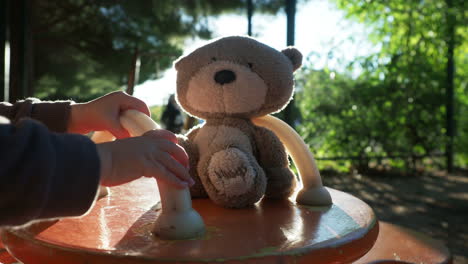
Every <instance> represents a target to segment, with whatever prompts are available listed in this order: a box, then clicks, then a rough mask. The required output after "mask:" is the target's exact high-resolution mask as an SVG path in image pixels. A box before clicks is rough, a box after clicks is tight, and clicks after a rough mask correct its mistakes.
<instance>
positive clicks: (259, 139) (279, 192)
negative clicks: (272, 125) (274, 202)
mask: <svg viewBox="0 0 468 264" xmlns="http://www.w3.org/2000/svg"><path fill="white" fill-rule="evenodd" d="M255 143H256V146H257V150H258V162H259V164H260V166H261V167H262V168H263V170H264V171H265V174H266V177H267V179H268V182H267V190H266V194H265V195H266V196H267V197H270V198H287V197H289V195H290V194H291V193H292V192H293V190H294V187H295V176H294V174H293V172H292V171H291V170H290V169H289V161H288V155H287V153H286V149H285V148H284V146H283V143H281V141H280V139H279V138H278V137H277V136H276V135H275V134H274V133H273V132H272V131H271V130H269V129H267V128H263V127H255Z"/></svg>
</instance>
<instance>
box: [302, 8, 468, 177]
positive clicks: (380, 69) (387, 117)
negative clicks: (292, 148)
mask: <svg viewBox="0 0 468 264" xmlns="http://www.w3.org/2000/svg"><path fill="white" fill-rule="evenodd" d="M334 2H335V3H336V5H337V7H338V8H340V9H343V10H344V11H345V13H346V14H347V17H348V18H349V19H355V20H358V21H359V22H362V23H365V24H367V25H368V27H371V28H372V33H371V35H370V38H371V40H372V41H373V42H374V43H379V44H380V45H381V47H382V48H381V50H380V52H378V53H376V54H371V55H370V56H367V57H362V58H357V59H355V60H354V61H353V62H351V63H349V65H347V66H346V68H345V70H344V71H342V72H336V71H335V70H334V69H328V68H325V69H322V70H317V69H314V68H313V67H311V66H313V62H311V63H310V64H308V65H307V66H306V68H305V69H304V70H303V71H302V76H300V77H298V81H299V83H300V85H299V87H300V88H301V89H302V92H301V93H300V98H299V99H298V102H299V104H300V109H301V113H302V115H303V118H304V120H303V122H302V125H301V127H300V128H299V129H300V132H301V133H302V134H303V135H304V136H305V138H306V141H307V142H308V143H310V144H311V146H312V147H313V148H314V149H315V150H316V151H317V153H318V154H317V156H321V157H329V158H330V159H331V160H341V161H338V164H341V165H342V166H344V167H345V168H346V167H348V166H350V165H353V166H354V167H358V168H360V169H365V168H368V167H369V165H370V164H371V162H372V164H374V165H376V164H377V165H379V164H380V165H385V164H387V165H388V166H392V167H403V168H406V169H411V170H414V169H416V168H417V167H419V168H421V167H423V165H424V166H426V167H427V166H433V165H434V162H437V161H439V162H440V161H441V159H437V157H441V156H443V154H449V153H447V152H450V151H451V149H450V148H451V147H452V148H453V150H455V153H457V155H456V157H455V158H456V160H455V162H456V164H457V165H458V166H466V164H467V161H468V155H467V154H468V151H467V149H468V146H467V143H468V134H467V131H468V100H467V99H468V91H467V88H466V86H467V79H466V76H467V70H468V63H467V62H468V61H467V60H468V57H467V52H468V47H467V42H466V38H467V36H468V32H467V30H466V29H467V27H466V25H467V21H466V17H465V15H466V10H465V9H464V7H463V5H464V1H463V0H447V1H403V0H401V1H400V0H393V1H384V2H382V1H360V0H356V1H353V0H351V1H350V0H346V1H345V0H335V1H334ZM330 56H333V50H330ZM311 60H313V58H312V59H311ZM454 65H456V67H455V68H454ZM454 69H456V71H455V70H454ZM450 89H453V91H450ZM450 93H453V94H454V95H455V96H453V95H452V97H454V98H455V100H454V103H453V104H452V102H450V99H449V98H450ZM451 107H453V108H451ZM450 108H451V109H450ZM448 111H451V112H448ZM450 118H454V120H453V121H452V120H450ZM454 124H456V125H457V127H456V128H457V129H456V131H457V133H455V126H454ZM447 129H451V131H447ZM452 135H453V136H454V142H452V141H451V136H452ZM452 144H453V145H452ZM445 156H446V157H447V155H445ZM427 157H431V159H427ZM384 160H386V161H387V162H386V163H385V162H383V161H384ZM389 160H390V162H388V161H389ZM425 161H427V162H429V164H428V163H425V164H423V162H425ZM442 161H443V160H442ZM335 164H336V162H335ZM441 164H442V163H441ZM441 164H439V165H441Z"/></svg>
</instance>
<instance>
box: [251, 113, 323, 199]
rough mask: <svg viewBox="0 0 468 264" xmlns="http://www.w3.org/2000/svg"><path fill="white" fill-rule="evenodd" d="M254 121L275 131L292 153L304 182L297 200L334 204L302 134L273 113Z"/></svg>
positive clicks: (253, 120)
mask: <svg viewBox="0 0 468 264" xmlns="http://www.w3.org/2000/svg"><path fill="white" fill-rule="evenodd" d="M252 122H253V123H254V124H255V125H257V126H262V127H266V128H268V129H270V130H271V131H273V132H274V133H275V134H276V135H277V136H278V137H279V139H280V140H281V142H282V143H283V144H284V146H285V147H286V150H287V151H288V153H289V154H290V155H291V158H292V159H293V161H294V164H295V165H296V167H297V170H298V171H299V175H300V177H301V181H302V184H303V189H302V190H301V191H300V192H299V194H298V196H297V198H296V201H297V202H298V203H300V204H305V205H314V206H320V205H330V204H332V200H331V196H330V193H329V192H328V191H327V190H326V189H325V188H324V187H323V185H322V178H321V177H320V172H319V170H318V168H317V165H316V164H315V159H314V157H313V155H312V153H311V152H310V150H309V147H308V146H307V145H306V144H305V142H304V140H303V139H302V138H301V136H299V134H297V132H296V131H295V130H294V129H293V128H291V127H290V126H289V125H288V124H286V123H285V122H283V121H282V120H280V119H278V118H276V117H274V116H271V115H266V116H262V117H257V118H254V119H252Z"/></svg>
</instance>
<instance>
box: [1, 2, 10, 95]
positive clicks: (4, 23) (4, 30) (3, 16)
mask: <svg viewBox="0 0 468 264" xmlns="http://www.w3.org/2000/svg"><path fill="white" fill-rule="evenodd" d="M7 16H8V11H7V0H0V102H3V101H5V100H7V99H8V98H5V84H6V82H5V44H6V40H7V19H8V17H7Z"/></svg>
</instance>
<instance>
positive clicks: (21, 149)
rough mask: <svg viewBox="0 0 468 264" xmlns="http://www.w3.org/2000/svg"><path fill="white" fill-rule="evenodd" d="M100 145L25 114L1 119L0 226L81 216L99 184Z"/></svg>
mask: <svg viewBox="0 0 468 264" xmlns="http://www.w3.org/2000/svg"><path fill="white" fill-rule="evenodd" d="M99 169H100V164H99V157H98V154H97V150H96V145H95V144H94V143H93V142H92V141H91V140H90V139H88V138H87V137H85V136H82V135H75V134H58V133H53V132H50V131H49V130H48V129H47V128H46V127H45V126H44V125H42V124H41V123H39V122H36V121H33V120H29V119H25V120H21V121H19V122H18V123H17V124H15V125H9V124H1V125H0V226H2V225H22V224H25V223H27V222H29V221H31V220H36V219H43V218H54V217H66V216H79V215H82V214H84V213H86V212H87V211H88V209H89V208H90V207H91V205H92V204H93V202H94V199H95V196H96V193H97V189H98V185H99Z"/></svg>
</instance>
